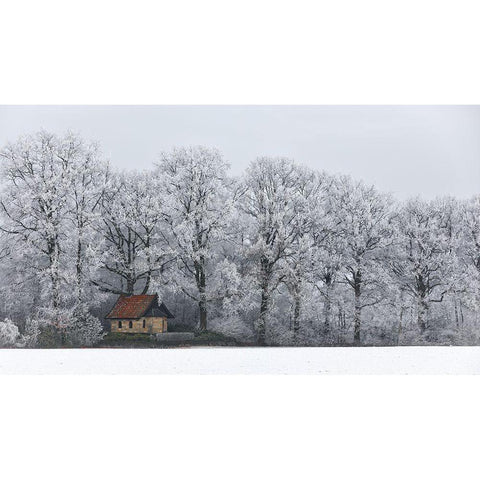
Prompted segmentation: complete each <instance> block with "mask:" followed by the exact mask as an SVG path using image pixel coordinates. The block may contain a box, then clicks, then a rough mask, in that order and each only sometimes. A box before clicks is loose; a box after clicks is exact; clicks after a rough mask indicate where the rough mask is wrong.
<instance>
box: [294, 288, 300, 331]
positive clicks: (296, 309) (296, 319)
mask: <svg viewBox="0 0 480 480" xmlns="http://www.w3.org/2000/svg"><path fill="white" fill-rule="evenodd" d="M301 308H302V301H301V299H300V295H299V294H298V293H297V294H296V295H295V305H294V307H293V336H294V337H296V336H297V335H298V332H299V330H300V312H301Z"/></svg>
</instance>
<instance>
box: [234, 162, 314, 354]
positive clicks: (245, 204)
mask: <svg viewBox="0 0 480 480" xmlns="http://www.w3.org/2000/svg"><path fill="white" fill-rule="evenodd" d="M314 177H315V176H314V175H313V174H312V173H311V172H309V171H307V170H306V169H304V168H303V167H300V166H298V165H296V164H295V163H294V162H293V161H292V160H290V159H288V158H268V157H261V158H258V159H257V160H256V161H255V162H253V163H252V164H250V166H249V167H248V169H247V171H246V174H245V176H244V188H245V194H244V195H243V198H242V203H241V205H242V209H243V211H244V212H245V213H246V214H247V215H248V216H249V217H250V228H249V235H250V243H251V248H250V252H249V253H250V257H251V258H252V261H253V262H254V265H255V266H254V270H255V278H256V282H257V285H258V288H259V291H260V297H261V298H260V311H259V315H258V319H257V321H256V331H257V341H258V343H259V344H260V345H264V344H265V342H266V328H267V320H268V316H269V314H270V309H271V306H272V301H273V294H274V291H275V290H276V289H277V288H278V286H279V285H280V283H282V282H284V281H288V285H289V286H290V289H291V291H292V294H293V297H294V299H295V300H294V301H295V309H296V312H294V317H295V318H296V320H295V322H297V321H298V318H299V315H300V308H301V290H302V282H303V281H304V275H305V268H306V265H307V263H308V259H307V258H306V256H308V255H309V252H307V250H308V243H309V242H310V240H307V237H306V235H307V232H308V231H309V230H310V228H311V224H312V223H311V218H310V215H309V212H310V204H309V197H310V196H311V199H313V197H314V193H315V191H316V189H317V188H318V184H317V183H316V182H315V178H314ZM295 244H296V245H295ZM300 245H301V248H300V250H296V247H299V246H300ZM295 250H296V252H295V253H294V251H295ZM294 255H297V260H298V262H296V261H295V260H294V258H293V256H294ZM300 257H302V258H300ZM289 258H291V259H292V261H291V262H290V263H288V262H287V260H288V259H289ZM287 278H288V280H287ZM295 328H297V330H298V324H296V327H295Z"/></svg>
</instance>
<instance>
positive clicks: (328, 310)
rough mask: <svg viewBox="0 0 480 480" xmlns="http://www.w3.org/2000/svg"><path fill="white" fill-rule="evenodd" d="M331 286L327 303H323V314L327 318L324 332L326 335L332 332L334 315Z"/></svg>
mask: <svg viewBox="0 0 480 480" xmlns="http://www.w3.org/2000/svg"><path fill="white" fill-rule="evenodd" d="M330 289H331V287H330V285H327V293H326V295H325V302H324V303H323V313H324V316H325V323H324V330H325V333H329V332H330V318H331V315H332V300H331V297H330Z"/></svg>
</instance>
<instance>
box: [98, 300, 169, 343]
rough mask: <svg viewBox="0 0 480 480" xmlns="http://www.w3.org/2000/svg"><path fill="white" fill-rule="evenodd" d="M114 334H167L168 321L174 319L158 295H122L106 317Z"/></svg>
mask: <svg viewBox="0 0 480 480" xmlns="http://www.w3.org/2000/svg"><path fill="white" fill-rule="evenodd" d="M105 318H106V319H107V320H109V321H110V328H111V331H112V332H122V333H151V334H153V333H165V332H166V331H167V322H168V319H170V318H174V316H173V315H172V314H171V313H170V311H169V310H168V308H167V307H166V305H165V304H164V303H160V304H159V303H158V295H120V297H119V298H118V300H117V303H116V304H115V305H114V307H113V308H112V310H111V312H110V313H109V314H108V315H107V316H106V317H105Z"/></svg>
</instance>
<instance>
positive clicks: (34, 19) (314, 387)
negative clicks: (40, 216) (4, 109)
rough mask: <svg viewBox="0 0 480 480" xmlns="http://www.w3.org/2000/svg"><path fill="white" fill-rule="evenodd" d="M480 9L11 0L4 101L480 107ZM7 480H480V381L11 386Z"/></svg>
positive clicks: (0, 6)
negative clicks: (414, 479)
mask: <svg viewBox="0 0 480 480" xmlns="http://www.w3.org/2000/svg"><path fill="white" fill-rule="evenodd" d="M477 5H478V2H476V1H461V0H456V1H441V0H436V1H421V0H415V1H411V0H407V1H405V0H403V1H385V0H383V1H368V0H363V1H342V0H336V1H329V2H321V1H318V0H317V1H311V2H307V1H299V0H297V1H290V2H286V1H278V0H277V1H271V2H268V1H259V0H256V1H241V2H240V1H238V2H231V1H230V2H229V1H225V0H224V1H208V0H203V1H197V2H194V1H188V2H186V1H179V0H176V1H172V2H159V1H158V0H157V1H150V2H147V1H142V0H136V1H135V2H126V1H118V0H117V1H112V2H106V1H103V2H102V1H99V0H96V1H91V0H88V1H85V0H84V1H81V2H80V1H79V2H72V1H71V2H65V1H49V0H44V1H42V2H38V1H37V2H35V1H28V2H27V1H21V0H15V1H7V2H6V1H2V2H1V3H0V15H1V28H0V49H1V51H0V53H1V55H0V102H1V103H9V104H15V103H23V104H27V103H34V104H51V103H70V104H82V103H97V104H98V103H107V104H112V103H128V104H137V103H146V104H152V103H168V104H176V103H182V104H190V103H194V104H210V103H215V104H227V103H228V104H232V103H242V104H244V103H248V104H257V103H262V104H265V103H267V104H268V103H281V104H297V103H300V104H302V103H304V104H316V103H322V104H325V103H327V104H335V103H341V104H350V103H354V104H385V103H388V104H395V103H401V104H406V103H413V104H416V103H421V104H435V103H442V104H445V103H447V104H453V103H461V104H464V103H465V104H472V103H480V71H479V69H480V62H479V61H478V45H479V44H480V38H479V37H480V29H479V28H478V18H479V11H478V6H477ZM0 383H1V388H2V389H1V395H0V411H1V412H2V423H1V427H2V432H1V435H0V455H1V458H0V472H1V476H2V478H5V479H9V480H10V479H13V480H15V479H26V478H28V479H31V478H40V479H43V478H45V479H47V478H48V479H57V478H58V479H60V478H62V479H64V478H69V479H77V478H78V479H86V478H104V479H105V478H114V479H118V480H120V479H127V478H128V479H134V478H135V479H143V478H166V479H176V478H181V479H184V478H196V479H203V478H205V479H207V478H208V479H217V478H218V479H226V478H228V479H230V478H233V479H237V478H241V479H252V478H253V479H255V478H262V479H267V478H268V479H270V478H272V479H275V480H276V479H277V478H289V479H291V478H301V479H303V478H328V479H331V478H332V479H337V478H339V479H344V478H345V479H347V478H348V479H350V478H361V479H363V478H365V479H367V478H368V479H377V478H378V479H385V478H388V479H396V478H402V479H404V478H409V479H410V478H435V479H442V478H456V479H464V478H478V473H477V472H478V465H477V464H478V461H477V458H478V432H479V427H480V425H479V413H478V412H479V407H478V405H479V390H480V389H479V381H478V379H477V377H360V376H358V377H288V378H287V377H255V376H252V377H241V376H229V377H178V376H177V377H154V376H148V377H147V376H145V377H140V376H136V377H81V376H75V377H55V378H53V377H40V376H39V377H4V378H2V379H1V382H0Z"/></svg>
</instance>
